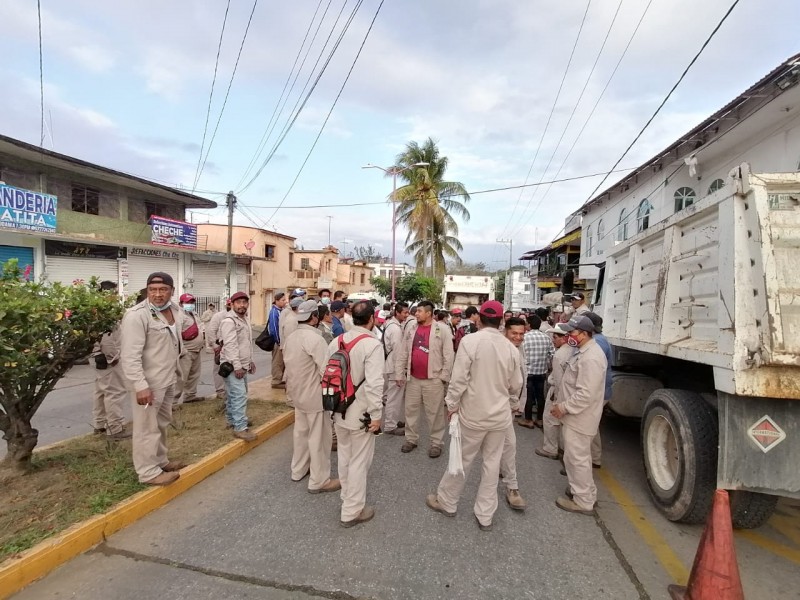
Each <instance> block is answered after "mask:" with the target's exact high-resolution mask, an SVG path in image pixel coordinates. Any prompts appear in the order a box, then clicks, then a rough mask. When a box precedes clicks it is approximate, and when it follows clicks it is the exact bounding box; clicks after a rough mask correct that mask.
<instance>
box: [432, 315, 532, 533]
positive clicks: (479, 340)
mask: <svg viewBox="0 0 800 600" xmlns="http://www.w3.org/2000/svg"><path fill="white" fill-rule="evenodd" d="M502 321H503V305H502V304H500V303H499V302H497V301H496V300H490V301H488V302H484V303H483V305H481V308H480V322H481V328H480V329H479V331H478V332H477V333H475V334H473V335H468V336H466V337H465V338H464V339H463V340H462V341H461V346H460V348H459V350H458V354H457V355H456V359H455V365H454V367H453V376H452V378H451V380H450V386H449V388H448V390H447V398H446V402H447V411H448V418H450V417H451V416H452V415H453V414H456V413H458V418H459V424H460V427H461V462H462V465H463V467H464V474H463V475H450V474H449V473H447V472H446V471H445V474H444V476H443V477H442V479H441V481H440V482H439V488H438V490H437V492H436V494H429V495H428V496H427V498H426V499H425V503H426V504H427V506H428V507H429V508H431V509H432V510H436V511H438V512H441V513H442V514H444V515H447V516H450V517H452V516H454V515H455V513H456V509H457V507H458V501H459V498H460V497H461V492H462V491H463V489H464V484H465V482H466V478H467V477H468V476H469V470H470V467H471V466H472V463H473V462H474V460H475V457H476V456H477V455H478V453H480V455H481V460H482V462H483V466H482V471H481V482H480V485H479V487H478V495H477V497H476V498H475V505H474V507H473V511H474V514H475V518H476V519H477V520H478V526H479V527H480V529H481V530H483V531H486V530H489V529H491V527H492V518H493V516H494V513H495V511H496V510H497V477H498V475H499V473H500V460H501V457H502V454H503V444H504V441H505V437H506V431H507V430H508V428H509V427H511V426H512V425H511V408H512V406H511V403H512V401H511V399H512V398H518V397H519V394H520V391H521V390H522V367H521V364H520V357H519V350H518V349H517V348H515V347H514V345H513V344H512V343H511V342H509V341H508V340H507V339H506V338H505V337H504V336H503V335H502V334H501V333H500V331H499V327H500V324H501V322H502Z"/></svg>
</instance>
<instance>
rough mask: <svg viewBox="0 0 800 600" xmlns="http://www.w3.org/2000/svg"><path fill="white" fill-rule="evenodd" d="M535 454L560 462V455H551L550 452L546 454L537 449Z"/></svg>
mask: <svg viewBox="0 0 800 600" xmlns="http://www.w3.org/2000/svg"><path fill="white" fill-rule="evenodd" d="M534 453H536V455H537V456H544V457H545V458H550V459H552V460H558V454H550V453H549V452H545V451H544V450H542V449H541V448H536V450H534Z"/></svg>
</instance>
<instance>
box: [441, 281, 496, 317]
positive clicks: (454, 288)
mask: <svg viewBox="0 0 800 600" xmlns="http://www.w3.org/2000/svg"><path fill="white" fill-rule="evenodd" d="M487 300H494V279H493V278H492V277H491V276H489V275H445V277H444V307H445V308H446V309H447V310H452V309H454V308H462V309H463V308H466V307H467V306H470V305H472V306H480V305H481V304H483V303H484V302H486V301H487Z"/></svg>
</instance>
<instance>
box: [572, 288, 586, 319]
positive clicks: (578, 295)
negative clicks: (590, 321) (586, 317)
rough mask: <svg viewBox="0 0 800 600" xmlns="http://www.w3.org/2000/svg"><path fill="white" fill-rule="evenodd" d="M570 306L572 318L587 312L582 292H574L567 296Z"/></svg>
mask: <svg viewBox="0 0 800 600" xmlns="http://www.w3.org/2000/svg"><path fill="white" fill-rule="evenodd" d="M567 298H569V300H570V303H571V304H572V316H573V317H579V316H580V315H583V314H585V313H588V312H589V307H588V306H586V294H584V293H583V292H575V293H573V294H570V295H569V296H567Z"/></svg>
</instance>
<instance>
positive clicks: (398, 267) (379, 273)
mask: <svg viewBox="0 0 800 600" xmlns="http://www.w3.org/2000/svg"><path fill="white" fill-rule="evenodd" d="M367 266H368V267H369V268H370V269H372V276H373V277H383V278H384V279H391V278H392V271H394V272H395V276H396V277H397V279H400V278H401V277H403V275H408V274H409V273H414V272H416V270H415V269H414V267H412V266H411V265H407V264H405V263H397V264H394V265H393V264H392V263H391V261H389V262H373V263H367Z"/></svg>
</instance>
